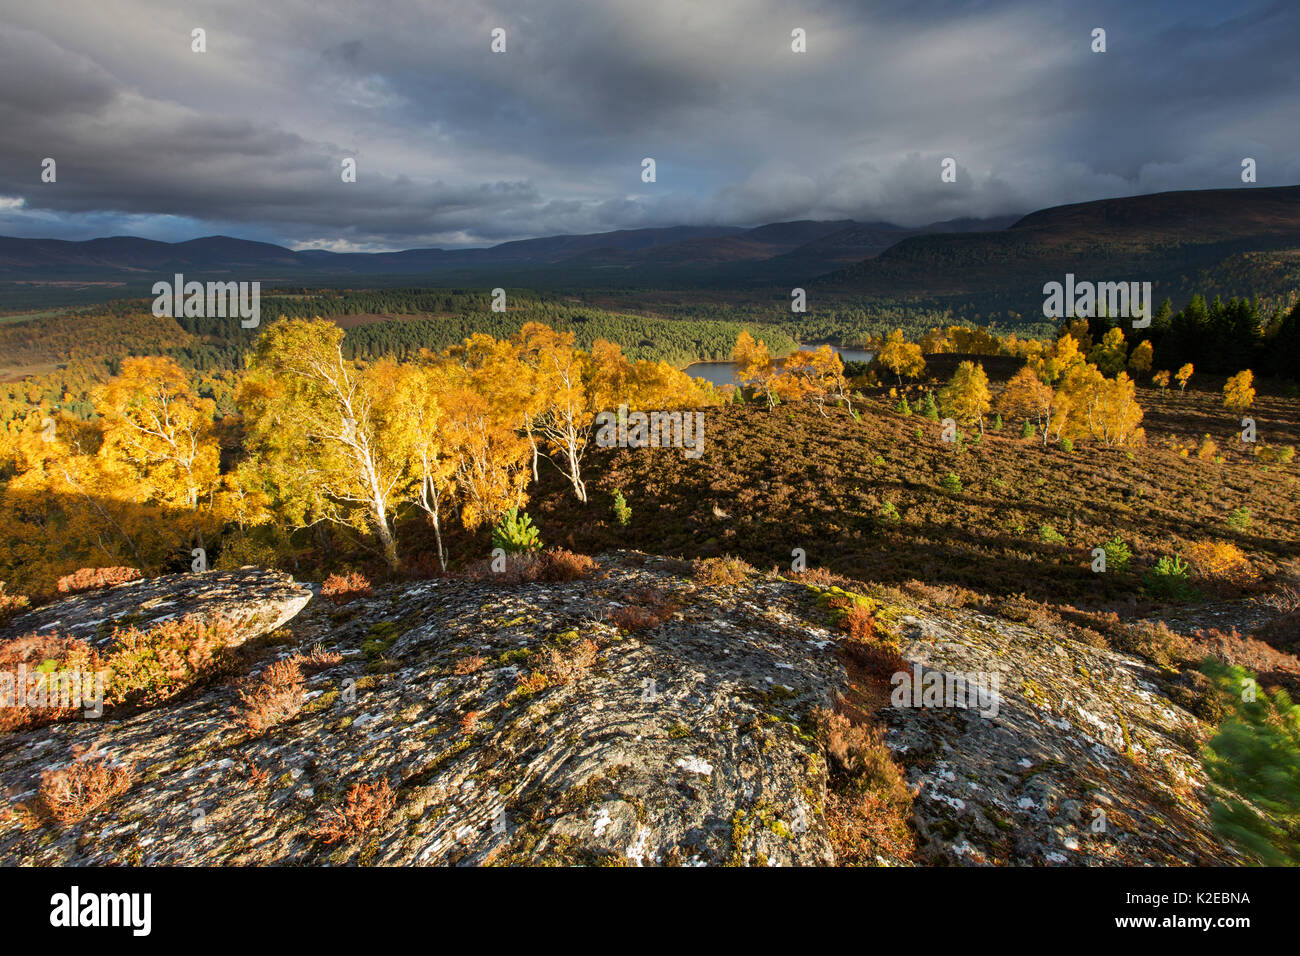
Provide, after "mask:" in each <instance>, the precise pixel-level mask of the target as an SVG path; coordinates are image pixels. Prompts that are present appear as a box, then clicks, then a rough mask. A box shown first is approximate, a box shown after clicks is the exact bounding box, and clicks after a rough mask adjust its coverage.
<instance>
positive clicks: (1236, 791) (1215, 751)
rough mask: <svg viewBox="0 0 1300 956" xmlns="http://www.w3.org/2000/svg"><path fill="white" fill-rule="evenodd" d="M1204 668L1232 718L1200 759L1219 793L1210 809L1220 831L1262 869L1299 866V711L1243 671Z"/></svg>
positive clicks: (1207, 663) (1210, 662)
mask: <svg viewBox="0 0 1300 956" xmlns="http://www.w3.org/2000/svg"><path fill="white" fill-rule="evenodd" d="M1202 669H1203V670H1204V672H1205V673H1206V674H1207V675H1208V676H1209V677H1210V678H1211V679H1213V680H1214V682H1215V684H1216V686H1217V687H1218V689H1219V691H1220V692H1221V693H1222V695H1223V703H1224V705H1225V707H1226V708H1227V710H1228V714H1229V716H1228V718H1227V719H1226V720H1225V721H1224V722H1223V723H1222V724H1220V725H1219V728H1218V733H1217V734H1216V735H1215V736H1214V739H1212V740H1211V741H1210V743H1209V744H1208V746H1207V747H1206V748H1205V752H1204V754H1203V758H1202V760H1203V764H1204V766H1205V772H1206V774H1207V775H1208V776H1209V778H1210V780H1211V781H1213V782H1214V783H1215V784H1217V785H1218V787H1220V788H1222V789H1221V790H1219V791H1218V792H1217V793H1215V794H1214V799H1213V801H1212V803H1211V807H1210V818H1211V820H1212V821H1213V823H1214V826H1215V829H1217V830H1218V831H1219V833H1221V834H1222V835H1223V836H1224V837H1225V838H1226V839H1227V840H1228V841H1229V842H1231V843H1232V844H1233V845H1235V846H1236V847H1237V848H1238V849H1240V850H1241V851H1242V852H1243V853H1245V854H1246V855H1248V856H1249V857H1251V858H1253V859H1254V860H1255V861H1257V862H1258V863H1261V864H1263V865H1264V866H1297V865H1300V707H1298V706H1296V705H1295V704H1294V703H1292V701H1291V698H1290V697H1289V696H1288V695H1287V693H1286V691H1284V690H1278V691H1276V692H1274V693H1273V694H1272V696H1270V695H1268V694H1267V693H1265V692H1264V691H1262V690H1259V689H1258V684H1257V682H1255V676H1254V675H1253V674H1251V673H1250V672H1249V671H1247V670H1245V669H1244V668H1241V667H1229V666H1227V665H1224V664H1221V663H1219V662H1218V661H1215V660H1213V659H1212V658H1210V659H1207V660H1206V661H1205V663H1204V664H1203V665H1202Z"/></svg>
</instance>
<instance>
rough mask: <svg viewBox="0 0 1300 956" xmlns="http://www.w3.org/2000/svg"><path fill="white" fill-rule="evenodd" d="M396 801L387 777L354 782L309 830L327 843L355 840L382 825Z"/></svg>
mask: <svg viewBox="0 0 1300 956" xmlns="http://www.w3.org/2000/svg"><path fill="white" fill-rule="evenodd" d="M396 803H397V797H396V796H395V795H394V793H393V791H392V788H390V787H389V786H388V781H387V780H382V779H381V780H380V781H379V782H378V783H356V784H353V785H352V786H351V787H349V788H348V792H347V793H346V794H345V795H344V798H343V806H342V807H341V808H333V809H330V810H327V811H326V812H325V813H324V814H323V815H322V816H321V818H320V819H319V820H318V821H317V823H316V826H315V827H313V828H312V831H311V834H312V836H314V837H316V839H318V840H320V841H321V842H322V843H324V844H326V845H329V844H331V843H337V842H338V841H339V840H355V839H357V838H359V837H362V836H365V834H367V833H369V832H370V831H371V830H374V829H376V828H378V827H379V826H382V825H383V822H384V821H385V820H387V819H388V815H389V814H390V813H392V812H393V807H394V806H395V805H396Z"/></svg>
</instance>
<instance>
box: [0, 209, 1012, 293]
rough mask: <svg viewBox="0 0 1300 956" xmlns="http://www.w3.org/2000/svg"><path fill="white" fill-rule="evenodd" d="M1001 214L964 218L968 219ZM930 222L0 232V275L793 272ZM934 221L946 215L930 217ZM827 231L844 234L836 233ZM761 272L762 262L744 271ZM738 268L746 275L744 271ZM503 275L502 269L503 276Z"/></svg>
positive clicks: (855, 255) (827, 265)
mask: <svg viewBox="0 0 1300 956" xmlns="http://www.w3.org/2000/svg"><path fill="white" fill-rule="evenodd" d="M1000 225H1005V223H1002V222H997V221H991V220H970V221H969V225H968V226H967V228H984V229H988V228H994V227H996V226H1000ZM929 228H931V227H924V228H922V229H904V228H903V227H901V226H895V225H891V224H889V223H872V224H869V225H867V224H861V223H855V222H853V221H852V220H838V221H832V222H817V221H812V220H801V221H796V222H780V223H768V224H766V225H763V226H758V227H756V228H753V229H742V228H738V227H731V226H670V227H666V228H657V229H624V230H618V231H616V232H604V233H593V234H591V235H578V236H546V237H542V238H537V239H522V240H517V241H512V242H504V243H501V244H499V245H496V246H490V247H486V248H482V249H407V250H404V251H402V252H383V253H337V252H328V251H324V250H303V251H298V252H295V251H293V250H291V249H286V248H283V247H281V246H277V245H272V244H270V243H265V242H253V241H250V240H246V239H234V238H231V237H229V236H209V237H205V238H202V239H194V240H191V241H189V242H178V243H167V242H156V241H154V240H150V239H138V238H134V237H130V236H114V237H110V238H105V239H91V240H88V241H85V242H71V241H66V240H61V239H18V238H10V237H0V279H9V280H32V279H59V280H88V281H89V280H103V279H128V280H130V279H140V278H142V277H145V276H147V277H148V278H150V279H152V278H153V276H154V275H157V274H161V275H163V276H166V275H167V274H168V273H170V272H187V271H188V272H191V273H195V277H196V278H201V276H199V275H198V273H202V274H203V276H212V277H217V276H226V275H234V274H237V273H238V274H239V275H240V277H241V278H247V279H263V280H272V279H274V280H302V281H309V280H311V279H312V278H313V277H320V276H323V275H330V276H349V275H354V276H383V275H401V276H412V277H418V276H420V275H430V276H437V275H440V274H448V273H461V272H472V271H475V270H485V269H492V270H497V271H498V272H499V271H500V270H501V269H503V268H507V269H542V268H553V267H563V268H571V269H576V270H587V269H600V270H616V271H618V272H626V273H629V274H632V275H634V276H635V275H640V274H644V275H645V276H646V277H647V278H653V277H654V276H655V275H658V274H661V273H662V272H663V271H664V270H705V269H710V268H714V267H717V266H719V265H737V264H739V265H742V266H744V265H756V264H759V263H763V262H766V261H769V260H773V259H776V258H779V257H783V256H786V257H792V258H788V259H786V260H784V261H783V264H782V271H788V270H791V269H793V270H796V271H797V272H798V273H799V274H800V275H817V274H820V273H824V272H829V271H832V270H833V269H836V268H838V267H840V266H842V265H844V264H845V263H846V262H851V261H856V260H857V259H860V258H862V257H863V256H866V255H874V254H876V253H879V252H881V251H883V250H884V249H886V248H888V247H889V246H890V245H892V244H893V243H895V242H897V241H898V240H899V239H901V238H903V237H905V236H909V235H917V234H920V233H922V232H925V231H927V230H928V229H929ZM934 228H935V229H936V230H941V229H943V228H945V224H941V223H940V224H936V225H935V227H934ZM836 237H843V238H841V239H839V240H837V239H836ZM753 274H754V275H761V274H762V270H759V271H758V272H755V273H753ZM737 275H738V276H744V275H747V273H744V272H743V271H742V272H741V273H737ZM502 281H505V278H504V277H503V278H502Z"/></svg>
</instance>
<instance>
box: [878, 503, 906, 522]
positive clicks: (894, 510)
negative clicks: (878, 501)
mask: <svg viewBox="0 0 1300 956" xmlns="http://www.w3.org/2000/svg"><path fill="white" fill-rule="evenodd" d="M880 517H881V518H883V519H884V520H886V521H899V520H901V518H900V517H899V514H898V507H897V506H896V505H895V504H894V503H893V502H892V501H886V502H885V503H884V504H883V505H881V506H880Z"/></svg>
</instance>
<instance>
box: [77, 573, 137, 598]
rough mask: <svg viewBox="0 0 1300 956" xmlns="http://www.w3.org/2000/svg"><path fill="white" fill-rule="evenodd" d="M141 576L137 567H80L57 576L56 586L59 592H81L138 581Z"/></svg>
mask: <svg viewBox="0 0 1300 956" xmlns="http://www.w3.org/2000/svg"><path fill="white" fill-rule="evenodd" d="M141 577H142V575H141V574H140V569H139V568H81V569H80V570H78V571H74V572H73V573H72V574H65V575H64V576H63V577H61V578H59V583H58V588H59V593H60V594H81V593H83V592H85V591H98V590H100V589H101V588H111V587H116V586H117V585H119V584H126V583H127V582H129V581H138V580H140V578H141Z"/></svg>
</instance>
